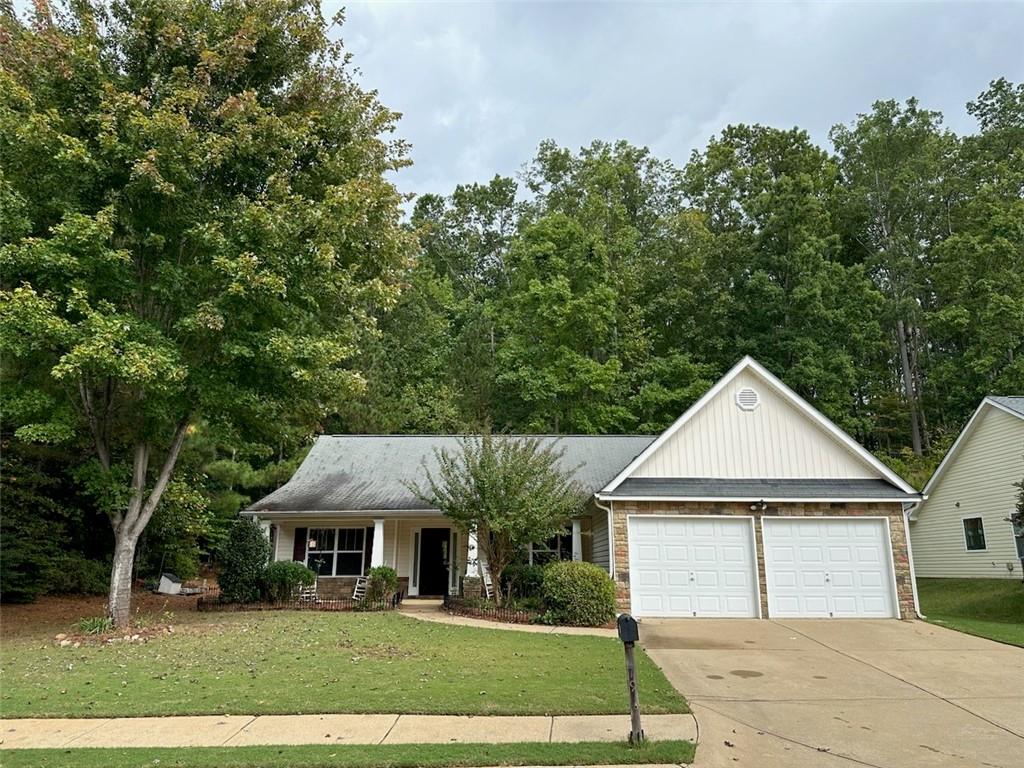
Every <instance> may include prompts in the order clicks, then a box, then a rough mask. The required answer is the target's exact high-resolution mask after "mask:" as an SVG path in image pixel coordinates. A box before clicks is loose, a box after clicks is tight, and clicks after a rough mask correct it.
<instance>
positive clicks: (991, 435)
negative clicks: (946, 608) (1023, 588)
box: [910, 397, 1024, 579]
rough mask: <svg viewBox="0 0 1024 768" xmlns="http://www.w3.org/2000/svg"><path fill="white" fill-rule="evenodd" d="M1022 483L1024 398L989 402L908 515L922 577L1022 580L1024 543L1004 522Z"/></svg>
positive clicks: (918, 572)
mask: <svg viewBox="0 0 1024 768" xmlns="http://www.w3.org/2000/svg"><path fill="white" fill-rule="evenodd" d="M1022 479H1024V397H987V398H985V400H984V401H982V403H981V405H980V406H978V410H977V411H975V412H974V415H973V416H972V417H971V419H970V421H969V422H968V423H967V426H966V427H964V430H963V432H961V433H960V436H959V437H958V438H957V440H956V442H955V443H953V446H952V447H951V448H950V449H949V452H948V453H947V454H946V457H945V458H944V459H943V460H942V463H941V464H940V465H939V467H938V469H936V470H935V474H933V475H932V478H931V479H930V480H929V481H928V484H927V485H926V486H925V488H924V492H923V494H924V496H925V500H924V501H923V502H921V503H920V504H919V505H918V506H917V508H916V509H915V510H914V511H913V513H912V514H911V516H910V538H911V544H912V546H913V548H914V563H915V566H916V570H917V575H918V576H921V577H949V578H973V579H997V578H1008V579H1020V578H1021V563H1020V556H1021V554H1022V550H1021V547H1022V546H1024V543H1022V541H1021V540H1020V539H1015V537H1014V535H1013V527H1012V525H1011V524H1010V522H1009V520H1008V518H1009V516H1010V513H1011V512H1013V510H1014V507H1015V504H1016V498H1017V489H1016V488H1014V486H1013V484H1014V483H1019V482H1021V480H1022Z"/></svg>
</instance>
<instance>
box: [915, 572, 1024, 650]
mask: <svg viewBox="0 0 1024 768" xmlns="http://www.w3.org/2000/svg"><path fill="white" fill-rule="evenodd" d="M917 593H918V597H919V598H920V601H921V612H922V613H924V615H925V616H927V617H928V621H930V622H932V623H933V624H938V625H940V626H943V627H949V628H950V629H955V630H958V631H960V632H966V633H968V634H971V635H978V636H980V637H987V638H989V639H990V640H998V641H999V642H1001V643H1010V644H1011V645H1019V646H1022V647H1024V585H1022V584H1021V583H1020V581H1019V580H1017V579H918V580H917Z"/></svg>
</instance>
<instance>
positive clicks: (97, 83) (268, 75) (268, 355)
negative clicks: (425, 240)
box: [0, 0, 412, 626]
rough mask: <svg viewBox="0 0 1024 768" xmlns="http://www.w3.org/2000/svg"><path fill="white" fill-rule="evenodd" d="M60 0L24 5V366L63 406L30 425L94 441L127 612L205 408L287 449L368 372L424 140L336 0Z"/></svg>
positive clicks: (9, 239)
mask: <svg viewBox="0 0 1024 768" xmlns="http://www.w3.org/2000/svg"><path fill="white" fill-rule="evenodd" d="M37 8H38V9H40V10H38V11H37V13H36V16H35V18H34V19H33V20H32V22H31V23H23V22H22V21H20V20H19V19H17V18H16V17H15V16H14V14H13V12H12V11H10V10H6V11H0V38H2V39H3V40H4V46H5V47H4V54H3V59H2V65H3V66H2V69H0V174H2V175H0V199H2V202H3V205H2V206H0V207H2V208H3V223H4V229H3V233H2V237H3V241H2V244H0V267H2V272H3V283H2V297H0V299H2V316H0V320H2V323H0V325H2V336H0V344H2V347H0V349H2V352H3V353H4V354H5V356H6V357H7V360H10V361H13V363H14V365H13V368H8V370H16V371H17V372H18V374H19V375H18V376H17V378H14V377H12V376H10V374H8V373H7V372H6V371H5V380H4V382H3V383H4V388H5V389H7V390H9V391H12V392H13V393H14V394H15V395H17V396H22V397H32V398H34V400H35V402H37V403H38V404H40V406H41V407H39V408H37V409H36V410H37V412H38V414H39V418H38V420H37V421H34V422H31V423H25V424H23V425H22V426H21V427H20V428H19V429H18V431H17V432H16V437H17V438H19V439H22V440H26V441H29V440H31V441H37V442H61V441H69V440H73V439H74V438H75V437H76V436H78V435H82V434H86V435H88V437H89V440H90V442H91V445H92V451H93V454H94V456H95V478H96V479H95V482H94V488H101V489H102V490H103V492H104V494H105V496H106V501H105V503H104V505H103V506H104V508H105V509H106V511H107V513H108V515H109V517H110V522H111V525H112V527H113V531H114V538H115V548H114V558H113V566H112V571H111V582H110V598H109V611H110V615H111V618H112V619H113V620H114V622H115V624H116V625H117V626H124V625H125V624H126V623H127V622H128V620H129V616H130V599H131V591H130V590H131V573H132V563H133V560H134V556H135V549H136V544H137V542H138V540H139V537H140V536H141V535H142V532H143V531H144V530H145V528H146V526H147V524H148V523H149V521H150V519H151V518H152V516H153V514H154V512H155V511H156V508H157V506H158V504H159V503H160V501H161V499H162V497H163V495H164V492H165V491H166V489H167V488H168V486H169V484H170V483H171V482H172V479H173V478H172V476H173V473H174V470H175V466H176V463H177V460H178V457H179V454H180V452H181V450H182V446H183V444H184V443H185V440H186V438H187V437H188V436H189V434H190V432H191V431H192V430H193V428H194V425H195V424H196V423H197V422H198V421H199V420H200V419H204V420H205V421H206V422H207V423H208V424H209V425H210V428H211V429H213V430H216V431H217V433H218V434H219V435H220V436H222V437H224V438H226V439H228V440H229V441H235V442H240V441H241V439H242V436H246V439H250V438H251V436H254V435H255V436H259V438H260V439H261V440H263V441H264V442H267V443H269V444H271V445H273V444H275V443H276V442H277V440H278V439H279V438H281V436H285V435H287V436H294V435H295V434H296V433H308V432H309V431H310V430H311V429H312V428H313V427H314V426H315V424H316V423H317V422H318V421H319V420H321V419H323V418H324V417H325V416H326V415H327V414H329V413H332V412H334V411H335V410H336V408H337V404H338V403H339V401H340V400H342V399H343V398H344V397H346V395H348V394H349V393H352V392H354V391H357V390H358V389H359V388H360V387H361V384H362V379H361V377H360V376H359V374H358V373H357V372H356V371H354V370H353V369H352V367H351V365H350V362H349V361H350V360H351V358H352V357H353V356H354V354H355V353H356V352H358V350H359V348H360V346H361V345H362V343H363V341H364V339H365V336H366V334H367V333H368V331H369V330H371V328H372V324H373V321H372V313H373V310H374V309H375V308H377V307H381V306H388V305H389V304H391V303H393V301H394V299H395V295H396V293H397V289H396V285H395V282H396V280H395V278H396V274H397V272H398V271H399V269H400V268H401V267H402V266H404V264H405V263H406V262H407V261H408V258H409V255H410V253H411V252H412V236H411V234H410V233H409V232H408V231H407V230H406V229H404V228H403V227H402V226H401V225H400V209H399V204H400V202H401V197H400V195H399V194H398V193H397V192H396V190H395V189H394V187H393V186H392V184H391V183H389V182H388V181H386V180H385V179H384V174H385V173H386V172H388V171H393V170H396V169H398V168H400V167H401V166H402V165H403V164H405V162H406V160H405V158H404V155H405V147H404V145H403V144H402V143H401V142H392V141H389V140H386V138H384V135H385V134H387V133H388V132H390V131H392V130H393V128H394V125H395V122H396V119H397V116H396V115H395V114H394V113H392V112H390V111H388V110H387V109H385V108H384V107H382V106H381V105H380V104H379V103H378V102H377V100H376V97H375V95H374V94H373V93H370V92H365V91H363V90H361V89H360V88H359V87H358V85H356V83H355V81H354V80H353V78H352V75H351V68H350V65H349V60H348V57H347V56H346V55H345V54H343V52H342V50H341V48H340V45H339V44H335V43H331V42H330V41H328V39H327V36H326V24H325V21H324V19H323V18H322V16H321V15H320V12H319V7H318V4H317V3H315V2H313V1H312V0H290V2H284V3H282V2H275V1H274V0H250V1H247V2H243V1H242V0H223V2H217V3H213V2H209V0H190V1H189V2H177V1H176V0H153V1H152V2H125V3H115V4H113V5H112V6H111V7H110V9H109V10H107V9H106V7H105V6H102V5H99V4H97V5H95V6H94V5H92V4H90V3H86V2H81V3H74V4H72V5H71V7H70V8H69V9H68V10H67V11H66V12H60V13H51V12H50V11H49V9H48V5H47V4H45V3H40V4H38V5H37ZM339 21H340V19H339Z"/></svg>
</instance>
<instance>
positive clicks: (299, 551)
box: [292, 528, 308, 563]
mask: <svg viewBox="0 0 1024 768" xmlns="http://www.w3.org/2000/svg"><path fill="white" fill-rule="evenodd" d="M307 534H308V531H307V529H306V528H296V529H295V544H294V546H293V547H292V560H295V561H296V562H299V563H304V562H306V536H307Z"/></svg>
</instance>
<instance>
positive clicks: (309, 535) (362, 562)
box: [306, 525, 366, 579]
mask: <svg viewBox="0 0 1024 768" xmlns="http://www.w3.org/2000/svg"><path fill="white" fill-rule="evenodd" d="M313 531H333V532H334V545H333V548H332V549H310V548H309V542H308V541H307V542H306V545H307V546H306V563H307V564H308V563H309V556H310V554H311V553H315V554H319V553H323V554H329V555H332V556H333V557H334V568H333V569H332V570H333V571H334V572H333V573H331V574H329V575H327V574H324V575H320V574H317V576H318V577H319V578H321V579H332V578H340V579H354V578H356V577H357V576H362V575H363V573H364V572H365V571H366V528H365V527H363V526H358V525H345V526H338V527H332V528H324V527H319V528H309V529H308V530H307V531H306V538H307V539H310V538H312V534H313ZM340 531H362V532H363V546H362V549H338V540H339V539H340V538H341V537H340V536H339V535H338V534H339V532H340ZM356 552H358V553H359V555H360V560H359V573H338V555H353V554H355V553H356ZM314 570H315V569H314Z"/></svg>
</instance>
